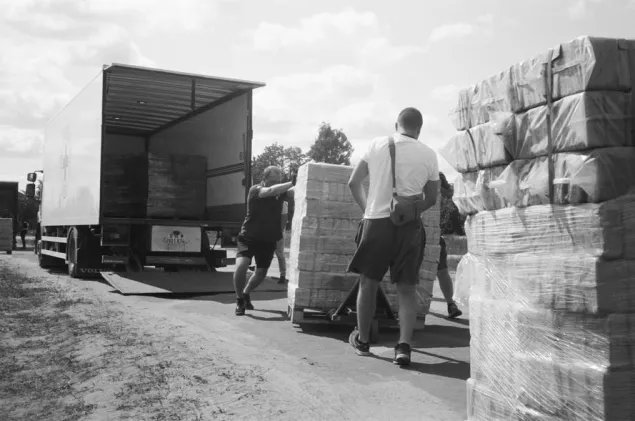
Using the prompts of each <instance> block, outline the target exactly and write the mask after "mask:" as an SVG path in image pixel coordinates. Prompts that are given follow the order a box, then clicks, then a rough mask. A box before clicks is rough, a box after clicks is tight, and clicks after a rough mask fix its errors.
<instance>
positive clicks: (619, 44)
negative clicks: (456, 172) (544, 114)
mask: <svg viewBox="0 0 635 421" xmlns="http://www.w3.org/2000/svg"><path fill="white" fill-rule="evenodd" d="M634 46H635V41H632V40H625V39H611V38H599V37H588V36H583V37H578V38H575V39H573V40H571V41H569V42H565V43H563V44H560V45H558V46H556V47H554V48H552V49H551V50H549V51H544V52H543V53H541V54H538V55H536V56H534V57H532V58H530V59H528V60H525V61H523V62H521V63H517V64H515V65H513V66H511V67H509V68H507V69H505V70H504V71H503V72H500V73H498V74H496V75H493V76H492V77H489V78H487V79H486V80H484V81H482V82H479V83H477V84H475V85H472V86H470V87H467V88H465V89H462V90H461V91H460V92H459V95H458V104H457V106H456V107H455V109H454V110H452V112H451V114H450V117H451V119H452V121H453V123H454V126H455V127H456V129H457V130H465V129H469V128H472V127H475V126H478V125H480V124H484V123H487V122H489V121H491V119H492V116H493V115H495V114H496V113H498V112H513V113H518V112H522V111H526V110H529V109H532V108H536V107H538V106H541V105H544V104H545V103H546V96H547V95H546V94H547V92H546V91H545V83H544V77H545V66H546V65H547V64H548V63H549V62H551V63H552V74H553V87H552V92H551V93H550V95H551V98H552V99H553V100H554V101H557V100H559V99H561V98H564V97H566V96H569V95H574V94H577V93H580V92H585V91H617V92H630V90H631V88H632V86H633V79H634V77H633V73H635V72H633V66H634V64H633V63H635V48H634Z"/></svg>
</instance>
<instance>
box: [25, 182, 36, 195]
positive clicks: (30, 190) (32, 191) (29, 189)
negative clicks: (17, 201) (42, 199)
mask: <svg viewBox="0 0 635 421" xmlns="http://www.w3.org/2000/svg"><path fill="white" fill-rule="evenodd" d="M24 195H25V196H26V197H28V198H29V199H32V198H34V197H35V184H33V183H29V184H27V185H26V190H25V191H24Z"/></svg>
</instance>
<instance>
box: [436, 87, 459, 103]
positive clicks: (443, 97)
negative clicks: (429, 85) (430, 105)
mask: <svg viewBox="0 0 635 421" xmlns="http://www.w3.org/2000/svg"><path fill="white" fill-rule="evenodd" d="M460 90H461V88H460V87H459V86H456V85H445V86H437V87H436V88H434V89H432V91H431V92H430V98H431V99H433V100H435V101H443V102H454V101H456V99H457V96H458V93H459V91H460Z"/></svg>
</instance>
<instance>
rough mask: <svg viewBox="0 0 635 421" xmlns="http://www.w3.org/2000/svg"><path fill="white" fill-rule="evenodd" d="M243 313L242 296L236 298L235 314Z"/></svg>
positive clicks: (243, 303) (240, 314) (241, 314)
mask: <svg viewBox="0 0 635 421" xmlns="http://www.w3.org/2000/svg"><path fill="white" fill-rule="evenodd" d="M244 315H245V300H244V299H242V298H237V299H236V316H244Z"/></svg>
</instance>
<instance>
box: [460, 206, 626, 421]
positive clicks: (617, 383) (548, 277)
mask: <svg viewBox="0 0 635 421" xmlns="http://www.w3.org/2000/svg"><path fill="white" fill-rule="evenodd" d="M633 209H635V195H634V194H628V195H625V196H621V197H619V198H617V199H615V200H612V201H609V202H606V203H603V204H586V205H577V206H571V205H569V206H562V205H545V206H534V207H529V208H525V209H518V208H510V209H504V210H499V211H494V212H480V213H479V214H477V215H474V216H470V217H469V218H468V220H467V222H466V234H467V235H468V247H469V253H468V254H467V255H465V256H464V257H463V259H462V260H461V262H460V263H459V266H458V268H457V273H456V288H455V291H456V292H455V297H454V298H455V300H456V301H457V303H458V304H459V305H461V306H462V307H466V308H469V312H470V333H471V344H470V345H471V348H470V353H471V379H470V380H469V381H468V384H467V392H468V419H469V420H473V421H475V420H483V421H485V420H487V421H490V420H553V421H555V420H559V421H561V420H585V421H586V420H598V421H599V420H620V421H622V420H623V421H626V420H633V419H635V402H633V400H632V397H633V396H635V283H633V282H632V279H633V278H634V277H635V260H631V259H633V258H634V257H635V244H633V243H634V242H635V239H632V238H628V237H627V236H626V235H625V234H624V233H625V232H627V231H629V229H630V230H631V231H632V228H633V227H632V225H633V216H632V213H633ZM629 225H630V227H629Z"/></svg>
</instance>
